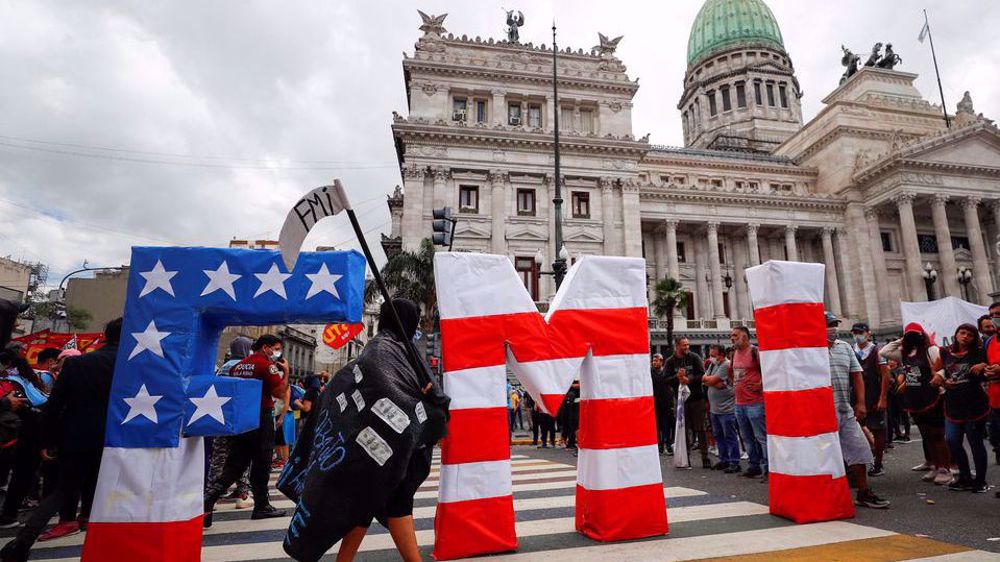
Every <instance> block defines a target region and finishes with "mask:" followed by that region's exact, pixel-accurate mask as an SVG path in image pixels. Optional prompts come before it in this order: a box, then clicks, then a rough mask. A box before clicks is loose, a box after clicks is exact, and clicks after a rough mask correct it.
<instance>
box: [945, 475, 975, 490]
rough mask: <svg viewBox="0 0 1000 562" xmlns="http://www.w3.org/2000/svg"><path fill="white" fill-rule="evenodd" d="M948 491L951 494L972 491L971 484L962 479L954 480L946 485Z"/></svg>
mask: <svg viewBox="0 0 1000 562" xmlns="http://www.w3.org/2000/svg"><path fill="white" fill-rule="evenodd" d="M948 489H949V490H951V491H953V492H966V491H969V490H971V489H972V482H970V481H968V480H966V479H964V478H956V479H955V480H952V482H951V484H948Z"/></svg>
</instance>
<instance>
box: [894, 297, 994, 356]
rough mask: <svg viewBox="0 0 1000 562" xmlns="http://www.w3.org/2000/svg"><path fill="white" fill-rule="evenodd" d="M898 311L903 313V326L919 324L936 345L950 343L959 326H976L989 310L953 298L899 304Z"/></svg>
mask: <svg viewBox="0 0 1000 562" xmlns="http://www.w3.org/2000/svg"><path fill="white" fill-rule="evenodd" d="M899 309H900V310H901V311H902V313H903V326H906V325H907V324H909V323H910V322H916V323H918V324H920V325H921V326H922V327H923V328H924V331H925V332H927V333H928V334H929V335H930V336H931V337H932V338H933V339H934V341H935V342H936V343H937V344H938V345H944V344H946V343H949V342H951V339H952V338H953V337H954V336H955V330H957V329H958V326H959V325H961V324H972V325H973V326H976V321H977V320H978V319H979V317H980V316H982V315H984V314H986V313H987V312H988V310H989V309H988V308H987V307H985V306H979V305H978V304H973V303H971V302H968V301H964V300H962V299H959V298H955V297H945V298H943V299H938V300H936V301H930V302H901V303H899ZM977 327H978V326H977ZM946 339H947V342H946V341H945V340H946Z"/></svg>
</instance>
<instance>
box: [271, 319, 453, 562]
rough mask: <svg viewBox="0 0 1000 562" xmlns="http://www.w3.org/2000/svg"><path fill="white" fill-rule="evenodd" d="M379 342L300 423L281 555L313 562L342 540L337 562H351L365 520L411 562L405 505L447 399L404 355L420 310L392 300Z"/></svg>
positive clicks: (285, 479) (286, 478) (415, 556)
mask: <svg viewBox="0 0 1000 562" xmlns="http://www.w3.org/2000/svg"><path fill="white" fill-rule="evenodd" d="M392 302H393V305H395V308H396V310H397V312H398V313H399V317H400V320H401V323H402V326H399V325H397V324H396V322H395V320H394V317H393V314H392V312H391V309H390V308H389V305H388V304H383V305H382V309H381V311H380V315H379V318H380V320H379V332H378V334H377V335H376V336H375V337H374V338H372V339H371V340H370V341H369V342H368V344H367V345H366V346H365V348H364V350H362V352H361V355H360V356H359V357H358V359H357V360H355V361H353V362H351V363H348V364H347V366H345V367H344V368H343V369H341V370H340V371H338V372H337V374H336V375H334V377H333V378H332V379H331V380H330V383H329V384H328V385H327V387H326V389H325V390H324V391H323V393H322V394H321V395H320V397H319V400H318V402H317V404H315V405H314V407H313V408H312V411H311V412H310V414H309V418H308V419H307V420H306V423H305V426H304V427H303V430H302V435H301V437H300V439H299V440H298V441H297V442H296V445H295V450H294V451H293V452H292V454H291V456H290V458H289V461H288V463H287V465H286V467H285V469H284V471H282V474H281V477H280V478H279V479H278V489H279V490H281V491H282V492H283V493H284V494H285V495H286V496H288V497H289V498H291V499H292V500H294V501H295V502H296V504H297V506H296V510H295V514H294V515H293V516H292V520H291V523H290V525H289V528H288V533H287V534H286V536H285V541H284V549H285V552H287V553H288V555H289V556H291V557H292V558H294V559H296V560H301V561H308V562H312V561H315V560H319V559H320V558H321V557H322V556H323V555H324V554H325V553H326V551H327V550H328V549H330V547H332V546H333V545H334V544H335V543H336V542H337V541H339V540H341V539H343V542H342V543H341V545H340V550H339V552H338V555H337V560H338V561H348V560H353V558H354V556H355V554H356V553H357V551H358V548H359V547H360V546H361V541H362V540H363V539H364V536H365V534H366V532H367V530H368V526H369V525H371V522H372V520H373V519H377V520H378V521H379V523H381V524H382V525H383V526H385V527H387V528H388V529H389V532H390V534H391V535H392V538H393V541H394V542H395V544H396V548H397V549H398V550H399V553H400V555H401V557H402V559H403V560H405V561H407V562H409V561H416V560H420V559H421V556H420V550H419V548H418V546H417V540H416V531H415V529H414V524H413V496H414V494H415V493H416V491H417V489H418V488H419V487H420V485H421V484H422V483H423V481H424V480H425V479H426V478H427V475H428V474H429V473H430V468H431V454H432V451H433V448H434V445H435V443H437V442H438V440H440V439H441V438H442V437H444V435H445V431H446V426H447V418H448V403H449V398H448V397H447V396H445V395H444V394H443V393H442V392H441V391H440V389H439V388H438V387H437V386H436V385H435V384H434V383H433V382H427V381H433V379H432V378H431V377H430V372H429V370H428V368H427V366H426V364H425V363H424V362H423V361H422V360H420V358H419V357H418V355H417V354H416V353H415V352H414V350H413V349H412V339H413V336H414V334H415V332H416V329H417V325H418V324H419V320H420V310H419V308H418V307H417V305H416V304H414V303H413V302H412V301H409V300H405V299H394V300H393V301H392Z"/></svg>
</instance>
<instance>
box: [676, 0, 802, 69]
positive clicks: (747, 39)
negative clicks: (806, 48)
mask: <svg viewBox="0 0 1000 562" xmlns="http://www.w3.org/2000/svg"><path fill="white" fill-rule="evenodd" d="M741 43H745V44H752V45H758V46H765V47H771V48H776V49H779V50H781V51H784V50H785V44H784V42H783V41H782V39H781V30H780V29H778V22H777V21H775V19H774V14H772V13H771V9H770V8H768V7H767V4H764V2H763V0H706V2H705V5H704V6H702V7H701V11H700V12H698V17H696V18H695V20H694V24H693V25H692V26H691V37H690V38H689V39H688V67H689V68H690V67H691V66H693V65H694V63H696V62H699V61H700V60H701V59H703V58H704V57H705V56H707V55H710V54H712V53H716V52H718V51H721V50H723V49H725V48H728V47H731V46H734V45H737V44H741Z"/></svg>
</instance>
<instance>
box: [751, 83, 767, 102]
mask: <svg viewBox="0 0 1000 562" xmlns="http://www.w3.org/2000/svg"><path fill="white" fill-rule="evenodd" d="M753 100H754V101H755V102H756V103H757V105H764V102H763V101H761V97H760V82H754V83H753Z"/></svg>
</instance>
